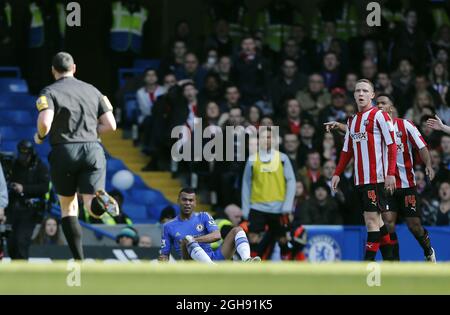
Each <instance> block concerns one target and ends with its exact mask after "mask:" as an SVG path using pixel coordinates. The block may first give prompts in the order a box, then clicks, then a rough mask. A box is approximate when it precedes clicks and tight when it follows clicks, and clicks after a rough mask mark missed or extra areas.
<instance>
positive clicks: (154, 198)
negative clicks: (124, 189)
mask: <svg viewBox="0 0 450 315" xmlns="http://www.w3.org/2000/svg"><path fill="white" fill-rule="evenodd" d="M129 196H130V198H131V199H132V200H133V202H135V203H139V204H144V205H147V206H150V205H157V204H162V203H164V204H166V203H167V200H166V199H165V198H164V196H163V195H162V194H161V192H159V191H157V190H154V189H132V190H131V191H130V194H129Z"/></svg>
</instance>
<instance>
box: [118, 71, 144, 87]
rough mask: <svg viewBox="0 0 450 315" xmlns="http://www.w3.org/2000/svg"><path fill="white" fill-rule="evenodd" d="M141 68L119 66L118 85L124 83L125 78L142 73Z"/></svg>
mask: <svg viewBox="0 0 450 315" xmlns="http://www.w3.org/2000/svg"><path fill="white" fill-rule="evenodd" d="M142 72H143V69H140V68H120V69H119V87H122V86H123V85H124V84H125V81H126V80H127V78H130V77H131V78H132V77H136V76H139V75H142Z"/></svg>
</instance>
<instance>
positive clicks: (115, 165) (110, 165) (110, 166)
mask: <svg viewBox="0 0 450 315" xmlns="http://www.w3.org/2000/svg"><path fill="white" fill-rule="evenodd" d="M125 169H127V167H126V166H125V164H124V163H123V162H122V161H121V160H118V159H114V158H109V159H107V161H106V172H107V173H111V176H112V175H114V173H115V172H117V171H120V170H125Z"/></svg>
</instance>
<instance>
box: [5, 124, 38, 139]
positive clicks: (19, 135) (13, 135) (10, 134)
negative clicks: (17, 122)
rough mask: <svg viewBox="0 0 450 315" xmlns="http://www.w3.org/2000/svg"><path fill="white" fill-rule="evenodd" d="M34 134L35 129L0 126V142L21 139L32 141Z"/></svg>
mask: <svg viewBox="0 0 450 315" xmlns="http://www.w3.org/2000/svg"><path fill="white" fill-rule="evenodd" d="M35 132H36V127H31V126H30V127H28V126H27V127H25V126H20V127H17V126H16V127H12V126H0V140H1V141H7V140H17V141H20V140H22V139H26V140H30V141H33V136H34V133H35Z"/></svg>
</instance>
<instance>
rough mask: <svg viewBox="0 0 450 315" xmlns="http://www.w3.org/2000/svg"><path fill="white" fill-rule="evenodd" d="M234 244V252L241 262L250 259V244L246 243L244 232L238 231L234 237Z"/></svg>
mask: <svg viewBox="0 0 450 315" xmlns="http://www.w3.org/2000/svg"><path fill="white" fill-rule="evenodd" d="M234 244H235V245H236V251H237V252H238V254H239V256H241V259H242V260H247V259H249V258H250V244H249V243H248V239H247V235H245V232H244V231H239V232H237V233H236V236H235V237H234Z"/></svg>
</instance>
